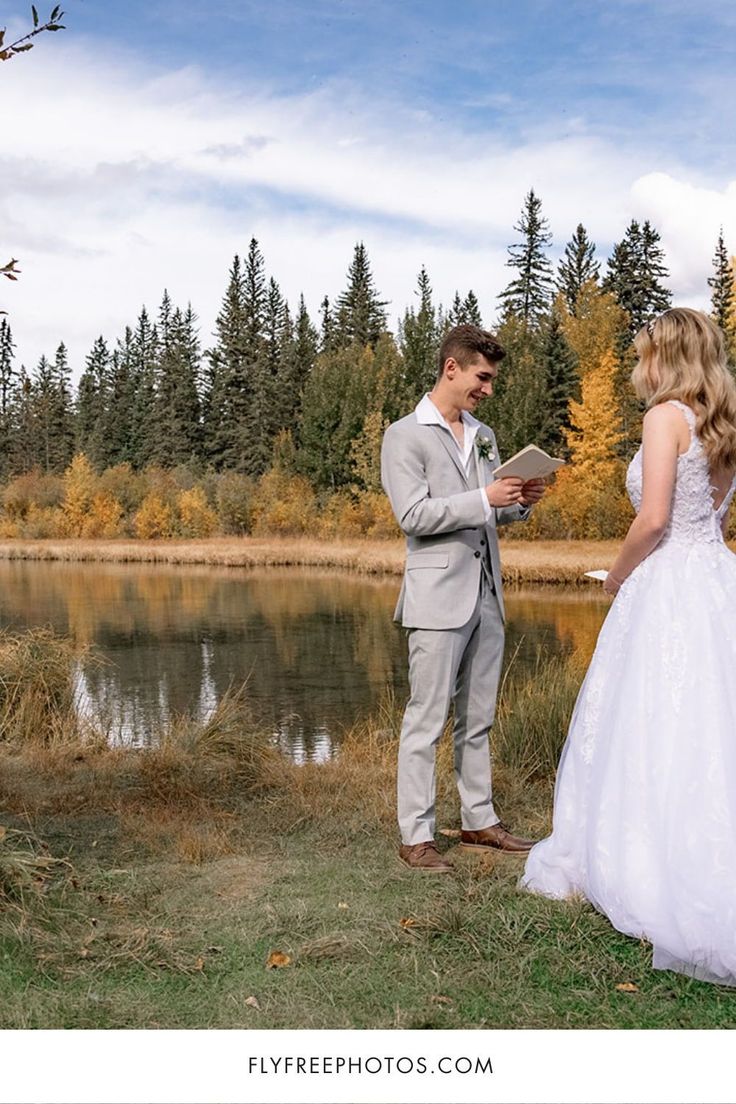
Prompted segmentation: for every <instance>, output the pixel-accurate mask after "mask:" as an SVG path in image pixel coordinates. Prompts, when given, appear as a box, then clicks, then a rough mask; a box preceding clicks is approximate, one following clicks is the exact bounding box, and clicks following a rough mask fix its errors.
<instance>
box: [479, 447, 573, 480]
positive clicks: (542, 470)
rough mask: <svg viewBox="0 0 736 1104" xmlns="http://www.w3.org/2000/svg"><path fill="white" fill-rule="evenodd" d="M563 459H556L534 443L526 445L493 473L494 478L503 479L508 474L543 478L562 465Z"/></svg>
mask: <svg viewBox="0 0 736 1104" xmlns="http://www.w3.org/2000/svg"><path fill="white" fill-rule="evenodd" d="M564 464H565V461H564V460H557V459H556V458H555V457H554V456H549V455H548V454H547V453H546V452H545V451H544V449H540V448H537V446H536V445H527V446H526V448H523V449H522V450H521V452H517V453H516V455H515V456H512V457H511V458H510V459H509V460H507V461H506V462H505V463H504V464H501V466H500V467H499V468H496V470H495V471H494V473H493V478H494V479H505V478H506V477H508V476H512V475H513V476H516V477H517V478H518V479H524V480H527V479H544V477H545V476H546V475H551V474H552V472H555V471H557V469H558V468H562V467H564Z"/></svg>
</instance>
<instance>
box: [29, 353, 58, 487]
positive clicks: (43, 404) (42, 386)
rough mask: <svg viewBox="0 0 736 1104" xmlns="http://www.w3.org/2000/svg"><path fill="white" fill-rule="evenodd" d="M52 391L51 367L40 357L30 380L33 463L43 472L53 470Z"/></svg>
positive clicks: (53, 411) (52, 377)
mask: <svg viewBox="0 0 736 1104" xmlns="http://www.w3.org/2000/svg"><path fill="white" fill-rule="evenodd" d="M54 391H55V389H54V371H53V367H52V365H51V363H50V362H49V361H48V360H47V359H46V357H45V356H42V357H41V359H40V361H39V362H38V365H37V367H36V370H35V372H34V374H33V376H32V378H31V409H32V412H33V413H32V417H33V423H34V427H35V431H36V432H35V450H34V461H35V463H37V464H38V465H39V467H40V468H41V469H42V470H43V471H45V472H50V471H51V470H52V469H53V452H54V449H53V437H54V420H55V419H54V414H55V409H54V408H55V393H54Z"/></svg>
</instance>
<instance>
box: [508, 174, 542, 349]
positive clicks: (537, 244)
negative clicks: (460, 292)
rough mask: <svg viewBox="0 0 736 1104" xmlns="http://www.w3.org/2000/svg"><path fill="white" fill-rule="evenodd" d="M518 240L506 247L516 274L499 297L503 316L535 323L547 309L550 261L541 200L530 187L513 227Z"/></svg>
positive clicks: (534, 324)
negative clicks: (519, 235)
mask: <svg viewBox="0 0 736 1104" xmlns="http://www.w3.org/2000/svg"><path fill="white" fill-rule="evenodd" d="M514 230H516V231H517V232H518V233H519V234H521V235H522V239H523V240H522V241H521V242H520V243H517V244H515V245H510V246H509V248H508V253H509V259H508V261H507V262H506V264H507V266H508V267H509V268H515V269H516V270H517V273H518V275H517V276H516V277H515V278H514V279H513V280H512V281H511V283H510V284H509V285H508V287H506V289H505V290H504V291H502V292H501V294H500V296H499V298H500V300H501V302H502V304H503V310H504V315H506V316H508V315H509V314H513V315H515V316H516V317H517V318H521V320H522V321H523V322H524V324H525V325H527V326H532V327H533V326H536V325H537V323H538V322H539V321H540V319H541V318H542V317H543V315H544V314H545V313H546V312H547V310H548V309H549V305H550V300H551V298H552V287H553V280H552V264H551V262H550V260H549V257H548V256H547V253H546V250H547V249H548V248H549V246H550V244H551V242H552V234H551V233H550V230H549V224H548V222H547V219H546V218H544V217H543V215H542V201H541V200H540V199H539V197H538V196H537V195H535V193H534V189H533V188H532V190H531V191H530V192H529V193H528V194H527V196H526V197H525V199H524V206H523V208H522V211H521V217H520V219H519V221H518V222H517V223H516V225H515V226H514Z"/></svg>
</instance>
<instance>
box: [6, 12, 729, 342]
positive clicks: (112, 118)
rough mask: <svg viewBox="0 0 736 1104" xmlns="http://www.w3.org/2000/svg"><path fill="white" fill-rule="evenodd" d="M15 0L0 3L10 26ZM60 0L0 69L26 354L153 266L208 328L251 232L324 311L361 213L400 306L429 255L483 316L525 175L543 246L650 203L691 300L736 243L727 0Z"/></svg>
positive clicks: (289, 281) (158, 285)
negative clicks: (535, 198) (41, 29)
mask: <svg viewBox="0 0 736 1104" xmlns="http://www.w3.org/2000/svg"><path fill="white" fill-rule="evenodd" d="M29 7H30V5H28V4H26V3H25V2H20V3H19V2H14V3H11V4H4V5H2V7H1V8H0V12H1V13H2V16H1V17H2V19H3V21H5V22H7V23H8V24H9V29H10V30H11V32H12V31H13V30H14V29H15V28H16V27H18V26H20V25H21V24H22V22H23V21H24V20H25V19H27V13H28V10H29ZM46 7H48V8H50V7H51V4H50V3H47V5H46ZM46 7H44V6H42V5H39V11H40V13H41V14H42V15H45V14H46ZM64 7H65V9H66V11H67V15H66V19H65V22H66V25H67V28H68V29H67V30H66V31H65V32H63V33H62V34H59V35H55V36H51V35H48V36H44V38H43V39H41V40H39V42H38V47H37V49H35V50H34V51H32V52H31V53H30V54H27V55H25V56H24V57H22V58H18V59H16V60H14V61H13V62H12V63H11V65H7V66H4V67H3V70H4V71H3V72H2V74H0V76H2V79H3V88H4V91H5V93H6V95H5V101H6V106H7V107H8V117H9V118H10V120H11V122H10V127H9V130H10V135H9V137H10V142H9V143H6V150H5V151H4V152H3V153H0V183H2V185H3V188H2V193H3V198H0V217H1V218H2V222H3V224H4V234H3V238H4V239H5V240H6V241H7V243H8V244H7V245H4V248H5V250H6V252H8V253H11V252H12V253H13V254H15V255H19V256H20V255H22V259H23V261H24V263H25V265H26V271H25V272H24V280H23V283H22V285H21V284H20V283H19V285H17V287H14V288H13V291H12V295H13V296H14V297H15V302H14V304H13V303H10V304H9V305H10V307H11V309H12V311H13V319H14V322H15V329H16V335H17V337H18V345H19V349H21V350H22V353H23V356H24V357H25V358H26V359H28V360H29V361H30V362H31V363H32V362H33V360H34V358H35V359H37V357H38V356H39V355H40V353H41V352H43V351H48V348H49V346H50V345H51V346H53V344H54V342H55V340H58V338H57V337H56V336H55V335H56V334H58V335H59V337H61V336H64V337H65V339H66V340H67V341H68V343H69V344H70V345H71V346H72V348H73V350H74V352H75V354H76V355H77V357H78V359H79V358H81V357H82V356H83V355H84V352H85V351H86V350H85V346H86V347H88V346H89V344H91V340H92V339H93V338H94V336H96V333H97V332H100V331H102V332H104V333H106V334H108V336H110V337H111V338H112V337H114V336H115V333H116V332H117V331H118V330H119V328H120V326H121V325H122V324H123V323H124V321H127V320H130V319H131V317H134V316H135V314H136V313H137V310H138V309H139V307H140V304H141V302H143V301H144V300H145V301H146V302H147V303H148V304H149V306H154V305H155V303H156V302H157V301H158V299H160V294H161V291H162V290H163V287H164V286H165V285H166V286H169V287H170V288H171V289H172V293H173V294H174V296H175V298H176V297H177V296H178V297H179V298H180V299H187V298H191V299H192V301H193V304H194V306H195V309H196V310H198V312H199V314H200V317H201V321H202V331H203V335H202V336H203V340H204V341H205V343H206V342H207V341H208V340H209V333H210V332H211V329H212V324H213V321H214V315H215V313H216V310H217V305H218V302H219V299H220V297H221V295H222V290H223V283H224V273H225V271H226V267H227V263H228V260H229V258H230V257H232V254H233V253H234V252H236V251H238V252H243V251H244V250H245V248H246V247H247V241H248V239H249V238H250V236H251V234H255V235H256V237H258V238H259V241H260V242H261V245H262V247H263V249H264V252H265V254H266V260H267V262H268V263H269V267H270V269H271V271H273V274H274V275H275V276H276V278H277V279H279V281H280V282H281V283H282V285H283V286H284V289H285V291H286V292H287V294H288V295H289V298H290V299H294V298H295V297H296V295H297V294H298V293H299V291H302V290H303V291H304V292H305V294H306V295H307V301H308V304H309V305H310V307H311V308H312V309H313V310H316V306H317V304H318V302H319V300H320V299H321V297H322V295H324V294H325V293H327V294H330V295H333V294H335V293H337V292H338V291H339V290H340V287H341V286H342V281H343V277H344V273H345V269H346V267H347V264H348V262H349V259H350V252H351V248H352V243H353V242H354V241H355V240H357V239H359V238H360V239H362V240H364V241H365V242H366V245H367V246H368V249H369V254H370V256H371V258H372V261H373V265H374V270H375V272H376V277H377V281H378V283H379V286H380V287H381V289H382V290H383V291H384V293H385V294H386V295H387V297H388V298H389V299H390V300H391V302H392V309H393V311H394V314H395V315H398V314H400V312H401V310H402V309H403V307H404V306H405V305H406V303H408V302H409V301H410V300H411V294H412V287H413V283H414V278H415V275H416V272H417V271H418V269H419V268H420V266H421V265H422V264H426V265H427V267H428V268H429V271H430V276H431V278H432V280H433V284H434V286H435V288H436V291H437V296H438V298H441V299H444V300H445V301H447V300H448V299H449V298H450V297H451V295H452V293H453V292H454V289H455V287H457V288H458V289H459V290H460V291H461V292H463V293H464V291H466V290H467V288H468V287H470V286H472V287H474V288H475V290H476V292H477V293H478V295H479V298H480V301H481V306H482V308H483V310H484V315H485V316H486V320H487V321H488V322H489V323H491V322H492V320H493V314H494V311H495V309H496V297H497V295H498V292H499V291H500V290H501V288H502V286H503V283H504V281H505V279H506V277H507V273H506V272H505V271H504V260H505V249H506V246H507V245H508V244H509V243H510V242H511V241H512V240H513V238H514V235H513V231H512V226H513V223H514V221H515V220H516V217H517V215H518V210H519V208H520V205H521V202H522V199H523V196H524V194H525V192H526V191H528V189H529V188H530V187H535V189H536V190H537V191H538V193H539V194H540V195H541V197H542V200H543V203H544V209H545V212H546V213H547V216H548V217H549V219H550V223H551V227H552V230H553V233H554V239H555V242H554V251H555V253H556V254H559V252H560V250H561V249H562V247H563V246H564V243H565V241H566V240H567V238H569V236H570V234H571V232H572V230H573V229H574V226H575V224H576V223H577V222H578V221H581V220H582V221H583V222H584V223H585V224H586V226H587V227H588V228H589V230H590V232H591V234H592V236H593V238H594V239H595V240H596V242H597V243H598V246H599V251H600V253H601V255H602V256H605V254H606V253H607V252H608V251H609V249H610V247H611V244H612V242H613V241H615V240H616V239H617V238H618V237H619V236H620V235H621V234H622V233H623V230H624V228H625V226H626V224H627V222H628V221H629V219H630V218H632V217H637V218H651V219H652V221H653V222H654V223H655V224H656V225H658V226H659V228H660V229H661V231H662V235H663V241H664V244H665V247H666V249H667V253H668V260H669V263H670V269H671V273H672V283H673V288H674V290H675V294H676V297H677V298H679V299H680V300H681V301H686V302H689V303H692V304H693V305H704V304H705V302H706V301H707V287H706V285H705V279H706V278H707V275H708V273H709V266H710V259H711V256H712V253H713V246H714V243H715V236H716V234H717V230H718V226H719V225H720V224H721V223H723V224H724V226H725V228H726V231H727V238H729V245H730V248H731V249H732V251H736V183H734V180H735V178H736V172H735V171H734V163H735V161H734V152H735V151H734V137H733V128H732V127H731V126H730V124H729V118H730V114H731V109H730V105H731V104H732V103H733V102H734V100H736V64H734V62H735V61H736V57H735V54H736V49H735V48H734V38H735V36H736V10H735V9H734V5H733V4H732V3H730V0H706V2H705V3H701V4H700V5H699V6H698V7H697V8H696V7H695V6H694V5H691V4H687V3H684V2H682V0H650V2H646V3H643V2H640V0H611V2H610V3H602V2H601V3H596V2H593V0H588V2H587V3H581V2H579V0H573V2H567V3H563V2H552V0H549V2H545V0H520V2H516V3H508V2H506V0H503V2H501V0H485V2H482V0H459V2H455V3H449V2H439V0H424V2H421V3H419V2H417V0H404V2H394V3H388V2H386V0H373V2H371V3H363V2H352V3H350V2H343V0H312V2H309V3H300V2H297V0H284V2H276V0H274V2H271V3H263V2H261V0H210V2H209V3H207V4H204V3H197V2H194V0H179V2H174V0H148V2H146V3H142V2H140V0H129V2H128V3H126V4H122V3H121V4H110V3H109V2H108V0H105V2H104V3H102V2H100V0H98V2H95V0H68V2H67V3H66V4H65V5H64ZM8 70H12V71H11V72H8ZM185 242H188V243H189V248H185ZM62 273H63V276H62ZM60 284H62V285H63V286H62V287H60ZM75 289H76V291H77V292H82V293H83V294H82V298H83V299H84V302H85V310H84V312H83V313H81V312H80V309H79V302H78V299H79V295H78V294H76V295H75V294H74V290H75ZM3 291H4V292H5V289H3ZM39 300H40V301H41V302H43V311H42V312H39V311H38V303H39ZM3 305H6V306H7V305H8V294H7V292H6V293H5V295H4V300H3Z"/></svg>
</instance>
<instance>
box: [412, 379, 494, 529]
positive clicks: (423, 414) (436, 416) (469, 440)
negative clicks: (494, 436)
mask: <svg viewBox="0 0 736 1104" xmlns="http://www.w3.org/2000/svg"><path fill="white" fill-rule="evenodd" d="M414 413H415V414H416V416H417V421H418V422H419V424H420V425H439V426H444V428H445V429H447V430H449V431H450V435H451V437H452V439H453V441H454V442H455V445H456V446H457V450H458V452H459V454H460V459H461V460H462V462H463V467H464V468H465V471H466V472H469V471H470V464H471V462H472V461H474V459H475V458H474V456H473V446H474V445H475V438H476V436H477V433H478V430H479V429H480V426H481V423H480V422H479V421H478V419H477V418H474V417H473V415H472V414H469V413H468V411H467V410H462V411H461V412H460V421H461V422H462V426H463V441H462V444H461V443H460V441H459V440H458V438H457V437H456V436H455V434H454V433H453V431H452V427H451V426H450V423H449V422H448V421H447V419H446V418H444V417H443V416H442V414H441V413H440V412H439V410H438V409H437V407H436V406H435V405H434V403H433V402H432V400H431V398H430V397H429V394H426V395H425V396H424V398H423V399H420V401H419V402H418V403H417V406H416V408H415V411H414ZM478 494H479V495H480V496H481V499H482V501H483V512H484V514H485V516H486V519H488V518H489V517H490V516H491V505H490V503H489V501H488V495H487V494H486V489H485V487H479V488H478Z"/></svg>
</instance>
